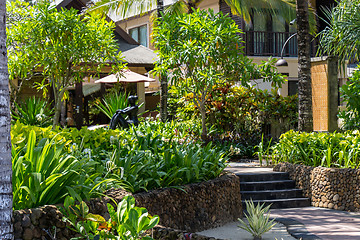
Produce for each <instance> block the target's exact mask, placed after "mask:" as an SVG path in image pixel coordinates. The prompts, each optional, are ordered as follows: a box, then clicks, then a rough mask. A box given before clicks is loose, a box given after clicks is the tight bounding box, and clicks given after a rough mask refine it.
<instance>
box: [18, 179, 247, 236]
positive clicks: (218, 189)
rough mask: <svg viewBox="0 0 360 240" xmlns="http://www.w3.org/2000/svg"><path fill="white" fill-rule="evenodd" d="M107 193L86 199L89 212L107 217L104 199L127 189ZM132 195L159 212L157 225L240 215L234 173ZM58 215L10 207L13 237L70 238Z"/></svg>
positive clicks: (199, 225)
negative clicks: (180, 187) (12, 210)
mask: <svg viewBox="0 0 360 240" xmlns="http://www.w3.org/2000/svg"><path fill="white" fill-rule="evenodd" d="M107 195H108V196H109V197H105V198H102V199H92V200H91V201H89V202H87V204H88V206H89V209H90V212H92V213H95V214H100V215H102V216H104V217H105V218H108V217H109V214H108V213H107V207H106V203H111V202H112V201H111V200H110V197H111V198H113V199H114V200H115V201H117V202H119V201H121V199H122V198H123V197H124V196H125V195H131V193H128V192H125V191H123V190H116V189H112V190H110V191H108V192H107ZM133 196H134V198H135V200H136V205H137V206H141V207H145V208H146V209H148V211H149V213H150V214H151V215H159V217H160V225H162V226H164V227H166V228H173V229H179V230H183V231H185V232H197V231H201V230H204V229H208V228H213V227H216V226H220V225H223V224H225V223H227V222H231V221H234V220H236V219H237V218H238V217H241V216H242V206H241V196H240V181H239V179H238V177H237V176H235V175H234V174H225V175H223V176H221V177H219V178H216V179H213V180H210V181H207V182H202V183H195V184H189V185H186V186H184V188H183V189H175V188H165V189H158V190H154V191H150V192H142V193H136V194H133ZM61 219H62V214H61V212H60V211H59V210H58V209H57V207H56V206H44V207H41V208H36V209H27V210H18V211H14V230H15V239H25V240H28V239H51V238H50V237H49V235H51V236H54V233H55V232H56V239H60V240H65V239H70V238H71V237H73V236H74V233H73V232H71V231H69V229H68V228H66V226H65V223H63V222H62V221H61ZM164 231H165V230H162V231H161V232H162V235H161V236H162V237H161V238H164V239H165V238H166V239H179V238H172V237H171V238H170V237H165V236H163V235H164ZM165 232H168V230H166V231H165ZM170 232H172V231H170ZM171 234H172V235H171V236H175V235H176V236H177V237H179V236H180V235H179V234H175V235H174V233H171ZM200 237H201V236H200Z"/></svg>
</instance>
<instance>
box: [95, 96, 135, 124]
mask: <svg viewBox="0 0 360 240" xmlns="http://www.w3.org/2000/svg"><path fill="white" fill-rule="evenodd" d="M128 97H129V94H128V93H126V92H111V93H108V94H106V95H105V96H104V97H103V98H102V101H100V102H99V103H98V104H96V105H95V106H96V107H97V108H98V109H100V111H101V112H102V113H104V114H105V115H106V116H107V117H108V118H109V119H111V118H112V117H113V116H114V114H115V113H116V110H118V109H124V108H126V107H128Z"/></svg>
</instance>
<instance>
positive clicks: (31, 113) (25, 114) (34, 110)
mask: <svg viewBox="0 0 360 240" xmlns="http://www.w3.org/2000/svg"><path fill="white" fill-rule="evenodd" d="M53 115H54V110H52V109H50V107H49V104H48V102H47V101H46V100H44V99H42V98H38V97H35V96H33V97H30V98H27V99H25V100H22V101H20V103H15V109H12V110H11V117H12V119H13V121H19V122H21V123H23V124H26V125H35V126H39V127H46V126H50V125H51V123H52V117H53Z"/></svg>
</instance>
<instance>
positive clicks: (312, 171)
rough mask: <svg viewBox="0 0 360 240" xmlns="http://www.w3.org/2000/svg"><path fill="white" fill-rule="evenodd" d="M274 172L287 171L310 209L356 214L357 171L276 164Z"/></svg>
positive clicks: (358, 194) (359, 172)
mask: <svg viewBox="0 0 360 240" xmlns="http://www.w3.org/2000/svg"><path fill="white" fill-rule="evenodd" d="M274 171H280V172H288V173H289V175H290V178H291V179H292V180H294V181H295V182H296V187H297V188H300V189H302V190H303V193H304V195H305V196H306V197H308V198H310V201H311V205H312V206H314V207H323V208H330V209H335V210H345V211H352V212H358V211H360V184H359V183H360V170H358V169H350V168H346V169H337V168H325V167H309V166H304V165H299V164H290V163H279V164H277V165H276V166H275V167H274Z"/></svg>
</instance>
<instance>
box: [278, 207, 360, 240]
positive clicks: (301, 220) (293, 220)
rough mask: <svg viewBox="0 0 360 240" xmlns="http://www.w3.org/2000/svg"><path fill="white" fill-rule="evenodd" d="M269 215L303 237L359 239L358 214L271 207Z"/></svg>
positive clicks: (308, 208)
mask: <svg viewBox="0 0 360 240" xmlns="http://www.w3.org/2000/svg"><path fill="white" fill-rule="evenodd" d="M271 217H274V218H277V219H279V220H280V221H281V222H282V223H284V224H285V225H287V227H288V230H289V232H290V234H292V235H293V236H295V237H297V238H300V237H302V238H303V239H304V240H305V239H324V240H325V239H326V240H348V239H349V240H350V239H351V240H353V239H360V214H359V213H349V212H344V211H337V210H333V209H327V208H315V207H306V208H284V209H272V210H271Z"/></svg>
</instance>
